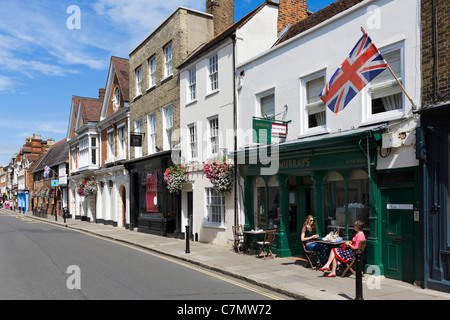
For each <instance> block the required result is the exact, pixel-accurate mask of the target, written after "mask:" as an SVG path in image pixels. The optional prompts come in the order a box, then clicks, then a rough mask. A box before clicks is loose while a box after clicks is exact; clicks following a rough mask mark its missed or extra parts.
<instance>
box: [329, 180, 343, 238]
mask: <svg viewBox="0 0 450 320" xmlns="http://www.w3.org/2000/svg"><path fill="white" fill-rule="evenodd" d="M324 193H325V197H324V202H325V203H324V211H325V215H324V218H325V227H326V230H324V233H325V234H327V233H328V232H329V231H331V230H329V228H328V226H342V227H343V226H344V225H345V207H344V206H345V186H344V178H342V176H341V175H340V174H339V173H337V172H330V173H329V174H328V175H327V177H326V179H325V184H324ZM333 221H334V222H333Z"/></svg>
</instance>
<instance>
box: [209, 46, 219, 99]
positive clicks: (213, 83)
mask: <svg viewBox="0 0 450 320" xmlns="http://www.w3.org/2000/svg"><path fill="white" fill-rule="evenodd" d="M218 90H219V55H218V54H217V53H216V54H214V55H212V56H211V57H209V58H208V90H207V92H208V93H213V92H216V91H218Z"/></svg>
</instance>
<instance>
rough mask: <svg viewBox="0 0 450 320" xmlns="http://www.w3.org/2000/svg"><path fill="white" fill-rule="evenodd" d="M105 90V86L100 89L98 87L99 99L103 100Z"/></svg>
mask: <svg viewBox="0 0 450 320" xmlns="http://www.w3.org/2000/svg"><path fill="white" fill-rule="evenodd" d="M105 92H106V89H105V88H100V89H98V98H99V99H100V100H103V98H104V97H105Z"/></svg>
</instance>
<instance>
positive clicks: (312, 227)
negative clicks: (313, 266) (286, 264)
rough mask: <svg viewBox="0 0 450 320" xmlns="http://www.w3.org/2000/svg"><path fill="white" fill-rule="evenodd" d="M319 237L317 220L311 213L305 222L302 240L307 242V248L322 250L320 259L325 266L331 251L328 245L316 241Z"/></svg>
mask: <svg viewBox="0 0 450 320" xmlns="http://www.w3.org/2000/svg"><path fill="white" fill-rule="evenodd" d="M318 238H319V235H318V234H317V232H316V221H315V220H314V217H313V216H312V215H309V216H307V217H306V220H305V222H304V223H303V228H302V233H301V241H302V242H303V243H305V247H306V249H307V250H309V251H319V252H320V261H321V265H322V266H323V265H324V264H325V263H326V261H327V257H328V254H329V251H328V247H327V246H326V245H324V244H321V243H317V242H315V241H314V239H318Z"/></svg>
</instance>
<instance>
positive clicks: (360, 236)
mask: <svg viewBox="0 0 450 320" xmlns="http://www.w3.org/2000/svg"><path fill="white" fill-rule="evenodd" d="M354 228H355V231H356V235H355V236H354V237H353V239H352V241H346V242H345V244H344V245H343V246H341V247H340V248H334V249H333V250H331V252H330V257H329V258H328V261H327V263H325V265H324V266H323V267H322V268H320V270H322V271H329V270H330V265H331V264H332V269H331V273H330V274H329V275H327V277H335V276H336V267H337V260H339V261H342V262H348V261H349V260H350V259H353V258H354V257H355V252H354V251H353V250H355V249H358V248H359V243H360V242H361V241H365V240H366V237H365V236H364V232H363V231H362V229H363V228H364V223H362V222H361V221H355V225H354Z"/></svg>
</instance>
